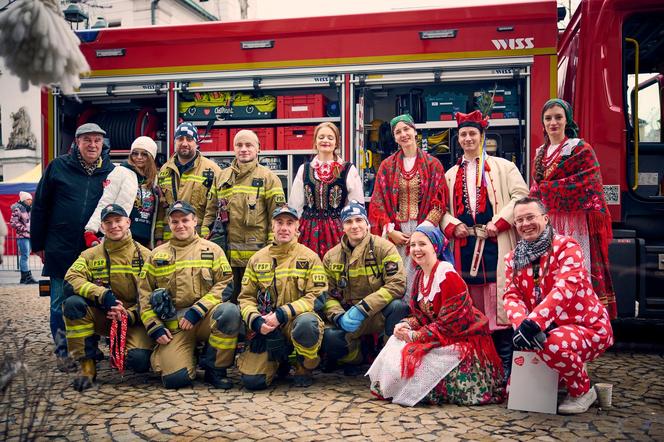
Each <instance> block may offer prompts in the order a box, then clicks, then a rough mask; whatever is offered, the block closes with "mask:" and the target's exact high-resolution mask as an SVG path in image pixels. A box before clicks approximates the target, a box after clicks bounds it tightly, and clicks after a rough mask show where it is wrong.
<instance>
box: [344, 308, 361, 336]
mask: <svg viewBox="0 0 664 442" xmlns="http://www.w3.org/2000/svg"><path fill="white" fill-rule="evenodd" d="M365 318H366V317H365V316H364V314H362V312H361V311H360V309H359V308H357V307H356V306H353V307H351V308H350V310H348V311H347V312H346V313H344V314H343V315H342V316H341V317H340V318H339V327H341V328H342V329H343V330H344V331H346V332H348V333H353V332H354V331H357V329H358V328H360V327H361V326H362V321H364V319H365Z"/></svg>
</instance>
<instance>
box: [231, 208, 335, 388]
mask: <svg viewBox="0 0 664 442" xmlns="http://www.w3.org/2000/svg"><path fill="white" fill-rule="evenodd" d="M298 228H299V221H298V216H297V211H296V210H295V209H293V208H290V207H288V206H282V207H281V208H279V209H277V210H275V212H274V213H273V214H272V232H273V233H274V242H273V243H272V244H271V245H269V246H267V247H265V248H263V249H261V250H260V251H259V252H258V253H256V254H255V255H254V256H252V257H251V259H249V264H248V265H247V270H246V272H245V274H244V277H243V278H242V291H241V293H240V297H239V302H240V310H241V311H242V318H243V319H244V321H245V323H246V324H247V327H248V328H249V329H250V330H251V331H250V332H249V334H248V341H249V342H248V345H247V348H246V349H245V351H244V352H243V353H241V354H240V356H239V358H238V369H239V371H240V373H241V375H242V382H243V384H244V386H245V387H246V388H247V389H249V390H261V389H264V388H266V387H267V386H268V385H270V384H271V383H272V379H273V378H274V376H275V374H276V373H277V372H279V373H281V374H286V373H287V372H288V371H287V370H289V362H288V356H289V355H290V354H291V353H292V351H293V350H294V351H295V354H296V364H295V377H294V380H295V385H296V386H299V387H308V386H310V385H311V384H312V382H313V377H312V370H313V369H314V368H316V367H317V366H318V363H319V362H320V359H319V357H318V350H319V349H320V345H321V342H322V340H323V321H322V320H321V319H320V318H319V316H318V315H317V314H316V313H315V311H320V310H321V309H322V307H323V305H324V304H325V299H326V296H327V278H326V277H325V272H324V271H323V266H322V265H321V261H320V258H319V257H318V255H316V253H315V252H314V251H312V250H311V249H309V248H307V247H306V246H304V245H302V244H299V243H298V242H297V232H298Z"/></svg>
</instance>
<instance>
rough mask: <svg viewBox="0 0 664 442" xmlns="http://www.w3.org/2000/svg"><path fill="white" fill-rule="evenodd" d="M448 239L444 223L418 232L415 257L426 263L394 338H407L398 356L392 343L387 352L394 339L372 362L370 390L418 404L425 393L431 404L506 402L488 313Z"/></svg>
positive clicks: (413, 250) (414, 237) (421, 266)
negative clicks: (475, 299)
mask: <svg viewBox="0 0 664 442" xmlns="http://www.w3.org/2000/svg"><path fill="white" fill-rule="evenodd" d="M445 243H446V240H445V237H444V236H443V234H442V232H441V231H440V230H439V229H438V228H437V227H430V226H428V225H424V224H421V225H420V226H418V227H417V229H416V230H415V232H414V233H413V234H412V235H411V237H410V251H411V257H412V258H413V260H414V261H415V263H416V264H417V265H418V266H419V269H418V271H417V275H416V278H415V281H416V282H415V286H414V287H413V293H412V296H411V300H410V308H411V312H412V316H409V317H408V318H406V319H404V320H403V321H402V322H400V323H399V324H397V325H396V327H395V328H394V336H393V338H391V339H392V340H394V339H397V340H399V341H401V343H402V350H401V353H400V355H401V357H400V358H394V357H393V353H394V352H393V351H392V357H390V355H388V354H383V353H387V352H390V351H391V346H392V345H394V341H393V342H392V343H389V342H388V344H390V346H389V347H388V346H387V345H386V348H385V349H384V350H383V352H381V354H380V355H379V356H378V358H377V359H376V362H375V363H374V365H372V367H371V369H370V370H369V375H370V376H371V380H372V384H371V391H372V393H374V394H375V395H377V396H379V397H381V398H388V397H390V398H392V399H393V401H394V402H397V403H402V404H404V405H414V403H413V402H414V400H415V399H418V398H419V399H418V402H424V403H429V404H441V403H453V404H460V405H482V404H491V403H499V402H502V401H503V399H504V396H505V390H504V388H503V386H502V382H503V369H502V364H501V361H500V358H499V357H498V354H497V353H496V349H495V347H494V344H493V341H492V339H491V332H490V330H489V320H488V319H487V317H486V316H484V315H483V314H482V312H480V311H479V310H478V309H476V308H475V307H474V306H473V303H472V300H471V298H470V295H469V294H468V288H467V286H466V284H465V283H464V281H463V279H461V276H459V274H458V273H457V272H456V271H455V270H454V266H453V265H452V264H450V263H449V262H446V261H443V260H441V258H442V257H443V252H444V250H445V248H446V244H445ZM403 343H405V345H403ZM399 360H400V362H396V363H397V364H398V365H399V370H397V371H395V370H393V369H392V370H390V367H389V366H387V365H382V364H383V363H384V362H385V361H391V364H390V363H389V362H388V365H392V366H393V365H394V364H395V362H394V361H399ZM390 375H391V376H393V377H396V376H398V377H399V378H397V379H390ZM395 385H396V386H398V387H397V388H395ZM415 392H417V393H415ZM404 398H406V400H403V399H404Z"/></svg>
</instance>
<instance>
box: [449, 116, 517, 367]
mask: <svg viewBox="0 0 664 442" xmlns="http://www.w3.org/2000/svg"><path fill="white" fill-rule="evenodd" d="M456 119H457V124H458V126H459V132H458V137H459V145H460V146H461V148H462V149H463V156H462V157H461V158H459V161H458V162H457V164H456V165H455V166H454V167H452V168H451V169H450V170H448V171H447V172H446V173H445V178H446V179H447V186H448V188H449V190H450V204H449V206H448V210H447V212H446V213H445V216H443V221H442V223H441V225H442V228H443V231H444V232H445V236H446V237H447V238H451V239H452V238H453V245H454V263H455V268H456V270H457V272H459V273H460V274H461V276H462V277H463V279H464V281H465V282H466V283H467V284H468V291H469V292H470V296H471V297H472V299H473V304H474V305H475V307H477V308H478V309H479V310H480V311H481V312H482V313H484V314H485V315H486V316H487V318H489V329H490V330H491V331H492V332H493V338H494V341H495V343H496V348H497V349H498V354H499V355H500V357H501V359H502V361H503V369H504V370H505V374H506V376H508V377H509V373H510V371H511V367H512V328H511V327H510V323H509V320H508V318H507V315H506V314H505V309H504V307H503V292H504V289H505V262H504V260H503V257H504V256H505V255H506V254H508V253H509V252H510V250H512V249H513V248H514V246H515V245H516V241H517V238H516V234H515V232H514V229H513V228H512V224H513V218H514V214H513V211H514V202H515V201H517V200H519V199H520V198H523V197H524V196H527V195H528V186H527V185H526V182H525V181H524V180H523V177H522V176H521V173H520V172H519V169H517V167H516V166H515V165H514V163H512V162H511V161H507V160H505V159H503V158H498V157H491V156H487V155H486V149H485V148H484V146H485V140H486V128H487V127H488V126H489V119H488V117H487V118H483V117H482V113H481V112H480V111H474V112H472V113H470V114H463V113H461V112H457V114H456Z"/></svg>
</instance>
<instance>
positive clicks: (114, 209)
mask: <svg viewBox="0 0 664 442" xmlns="http://www.w3.org/2000/svg"><path fill="white" fill-rule="evenodd" d="M109 215H119V216H123V217H125V218H126V217H127V212H126V211H125V209H123V208H122V206H120V205H119V204H109V205H108V206H106V207H104V208H103V209H102V210H101V220H102V221H104V220H105V219H106V217H107V216H109Z"/></svg>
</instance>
